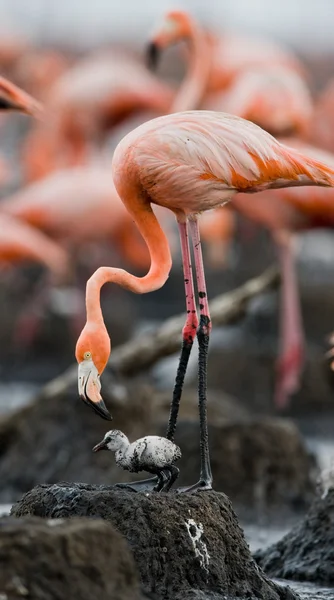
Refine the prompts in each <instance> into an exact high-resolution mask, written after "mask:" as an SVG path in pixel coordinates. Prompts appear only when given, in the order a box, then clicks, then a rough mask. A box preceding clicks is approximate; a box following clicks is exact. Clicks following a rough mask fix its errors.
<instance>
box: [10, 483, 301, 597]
mask: <svg viewBox="0 0 334 600" xmlns="http://www.w3.org/2000/svg"><path fill="white" fill-rule="evenodd" d="M12 514H13V515H15V516H18V517H20V516H23V515H28V514H29V515H31V514H33V515H37V516H41V517H46V518H49V519H50V518H62V517H73V516H80V517H87V516H91V517H97V516H98V517H102V518H103V519H106V520H108V521H110V522H111V523H112V524H113V525H114V527H116V529H118V530H119V531H120V532H121V533H122V534H123V535H124V536H125V537H126V539H127V541H128V542H129V544H130V547H131V548H132V551H133V555H134V558H135V561H136V564H137V568H138V570H139V573H140V576H141V582H142V587H143V589H144V592H145V593H148V594H151V596H150V597H152V598H154V599H156V600H158V599H159V600H160V599H164V600H181V599H182V600H183V599H185V598H189V600H190V599H194V598H198V599H199V598H212V599H217V600H218V599H221V600H223V599H226V598H228V599H232V598H233V599H234V598H236V597H237V598H247V600H255V599H257V600H283V599H286V600H287V599H288V598H290V599H291V600H292V599H294V598H295V596H294V594H293V593H292V591H291V590H289V589H284V588H281V587H279V586H278V585H276V584H274V583H273V582H271V581H270V580H269V579H268V578H267V577H266V576H264V574H263V573H262V572H261V570H260V569H258V568H257V567H256V565H255V563H254V561H253V559H252V557H251V554H250V551H249V548H248V546H247V544H246V542H245V539H244V536H243V532H242V530H241V529H240V527H239V525H238V521H237V518H236V515H235V513H234V512H233V509H232V506H231V503H230V501H229V500H228V498H227V497H226V496H225V495H224V494H219V493H217V492H204V493H203V492H202V493H194V494H175V493H169V494H165V493H160V494H157V493H151V494H140V493H139V494H137V493H135V492H132V491H128V490H124V489H119V488H118V489H117V488H113V487H112V486H109V487H106V486H92V485H86V484H73V483H60V484H58V485H52V486H48V485H41V486H37V487H36V488H34V489H33V490H31V491H30V492H28V493H27V494H25V495H24V496H23V498H22V500H20V501H19V502H18V503H17V504H16V505H15V506H14V507H13V509H12ZM201 594H202V595H201ZM210 594H211V595H210Z"/></svg>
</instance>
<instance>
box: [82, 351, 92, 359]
mask: <svg viewBox="0 0 334 600" xmlns="http://www.w3.org/2000/svg"><path fill="white" fill-rule="evenodd" d="M90 358H92V353H91V352H85V354H84V359H85V360H89V359H90Z"/></svg>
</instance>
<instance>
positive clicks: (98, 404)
mask: <svg viewBox="0 0 334 600" xmlns="http://www.w3.org/2000/svg"><path fill="white" fill-rule="evenodd" d="M78 389H79V395H80V397H81V399H82V400H83V401H84V402H85V404H87V405H88V406H90V407H91V408H92V409H93V410H95V412H97V414H98V415H100V417H102V418H103V419H106V420H107V421H111V420H112V416H111V414H110V413H109V411H108V409H107V407H106V405H105V403H104V401H103V398H102V396H101V394H100V390H101V383H100V377H99V373H98V370H97V368H96V366H95V365H94V363H93V361H92V360H84V361H82V362H81V363H79V369H78Z"/></svg>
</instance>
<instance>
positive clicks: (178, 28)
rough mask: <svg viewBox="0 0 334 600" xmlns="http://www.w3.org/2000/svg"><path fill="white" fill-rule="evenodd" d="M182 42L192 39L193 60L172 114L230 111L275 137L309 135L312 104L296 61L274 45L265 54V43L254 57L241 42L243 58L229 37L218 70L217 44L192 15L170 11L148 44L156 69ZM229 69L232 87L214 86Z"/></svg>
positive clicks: (226, 85) (228, 79) (223, 42)
mask: <svg viewBox="0 0 334 600" xmlns="http://www.w3.org/2000/svg"><path fill="white" fill-rule="evenodd" d="M182 39H186V40H188V42H189V44H190V46H191V50H192V53H191V60H190V64H189V68H188V71H187V74H186V77H185V79H184V81H183V83H182V85H181V87H180V89H179V91H178V93H177V94H176V96H175V98H174V100H173V103H172V106H171V108H170V109H169V112H179V111H183V110H192V109H195V108H205V109H208V110H218V111H224V112H230V113H232V114H236V115H237V116H238V117H242V118H244V119H247V120H250V121H253V122H254V123H256V124H257V125H260V127H262V128H263V129H265V130H266V131H269V132H270V133H272V134H273V135H287V134H290V135H292V134H293V135H306V133H307V132H308V129H309V126H310V121H311V116H312V110H313V104H312V99H311V94H310V92H309V90H308V87H307V84H306V81H305V78H304V77H303V75H302V73H301V68H298V64H297V61H293V60H292V59H290V56H289V55H285V54H284V52H283V51H282V50H281V49H278V48H276V47H272V46H271V45H270V44H269V47H268V48H267V51H266V52H265V51H264V50H265V43H264V42H262V43H260V48H261V52H262V54H261V52H260V51H259V49H258V48H257V44H255V48H256V49H257V50H256V51H255V52H254V53H253V52H252V48H253V46H252V45H250V49H249V53H248V54H247V52H245V44H244V45H243V44H241V46H240V47H241V49H242V48H244V53H242V51H241V55H240V48H238V50H237V52H236V54H235V52H234V51H235V50H236V45H235V44H234V41H233V40H234V38H233V37H232V38H231V37H229V36H227V38H226V39H225V38H222V41H221V45H222V46H223V47H224V48H225V53H226V56H225V60H222V61H221V64H222V66H221V67H220V70H218V68H217V64H218V65H220V62H219V61H217V58H216V50H217V48H216V45H217V44H215V45H213V46H212V44H210V42H209V40H208V36H207V34H206V33H205V32H204V31H202V30H201V28H200V27H199V26H198V24H197V23H196V22H195V21H194V20H193V19H192V18H191V17H190V15H188V14H186V13H183V12H171V13H167V15H166V17H165V19H164V21H163V23H162V24H161V26H160V27H159V29H158V30H157V31H156V32H155V34H154V35H153V38H152V39H151V42H150V44H149V46H148V55H149V59H150V62H151V63H152V65H154V64H155V62H156V60H157V57H158V55H159V53H160V52H161V50H162V49H163V48H166V47H167V46H169V45H171V44H174V43H176V42H178V41H180V40H182ZM239 41H240V40H239V38H238V43H239ZM230 43H232V48H231V50H232V49H233V52H232V51H231V53H229V51H228V50H227V49H228V47H229V44H230ZM253 50H254V48H253ZM261 56H262V59H261V60H260V57H261ZM242 57H243V59H242ZM223 58H224V52H223ZM283 58H284V60H283ZM216 61H217V64H216ZM224 66H225V67H224ZM229 67H230V72H229V74H228V75H227V79H226V81H228V84H227V83H226V81H225V78H224V76H223V75H222V81H223V82H224V83H223V84H222V85H221V86H220V87H219V86H218V85H217V84H216V83H215V84H214V85H212V78H213V77H214V78H215V79H217V78H219V76H218V75H217V73H220V74H222V73H224V68H225V69H228V68H229ZM232 75H233V76H232ZM212 89H213V90H214V92H213V91H212Z"/></svg>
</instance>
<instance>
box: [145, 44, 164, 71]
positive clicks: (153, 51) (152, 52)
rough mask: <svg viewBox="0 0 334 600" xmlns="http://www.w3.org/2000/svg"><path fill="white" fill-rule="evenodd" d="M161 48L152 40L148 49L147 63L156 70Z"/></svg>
mask: <svg viewBox="0 0 334 600" xmlns="http://www.w3.org/2000/svg"><path fill="white" fill-rule="evenodd" d="M160 54H161V50H160V48H159V46H158V45H157V44H156V43H155V42H150V44H149V45H148V46H147V49H146V63H147V66H148V68H149V69H151V70H152V71H153V70H155V69H156V68H157V66H158V62H159V58H160Z"/></svg>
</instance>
